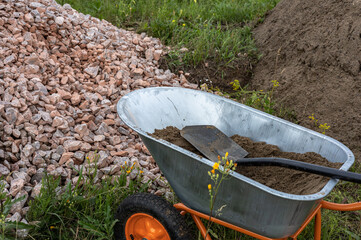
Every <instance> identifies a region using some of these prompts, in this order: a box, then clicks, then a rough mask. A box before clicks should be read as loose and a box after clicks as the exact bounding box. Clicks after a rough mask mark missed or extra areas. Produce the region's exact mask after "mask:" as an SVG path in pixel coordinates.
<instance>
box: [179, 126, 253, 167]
mask: <svg viewBox="0 0 361 240" xmlns="http://www.w3.org/2000/svg"><path fill="white" fill-rule="evenodd" d="M180 133H181V135H182V137H183V138H185V139H186V140H187V141H188V142H189V143H191V144H192V145H193V146H194V147H195V148H196V149H197V150H198V151H200V152H201V153H202V154H204V156H206V157H207V158H208V159H209V160H211V161H214V162H217V161H218V156H221V157H222V156H224V155H225V154H226V152H228V159H230V160H236V159H241V158H244V157H245V156H247V154H248V152H247V151H246V150H244V149H243V148H242V147H241V146H239V145H238V144H237V143H236V142H234V141H233V140H232V139H231V138H229V137H228V136H227V135H226V134H224V133H223V132H222V131H220V130H219V129H218V128H216V127H215V126H212V125H194V126H186V127H184V128H183V129H182V130H181V131H180Z"/></svg>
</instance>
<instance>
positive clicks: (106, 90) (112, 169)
mask: <svg viewBox="0 0 361 240" xmlns="http://www.w3.org/2000/svg"><path fill="white" fill-rule="evenodd" d="M164 54H165V48H164V47H163V46H162V45H161V43H160V41H159V40H158V39H155V38H151V37H148V36H146V34H140V35H139V34H135V33H133V32H129V31H125V30H122V29H119V28H117V27H115V26H113V25H111V24H110V23H108V22H107V21H105V20H99V19H97V18H94V17H91V16H89V15H84V14H82V13H79V12H77V11H75V10H74V9H72V8H71V6H70V5H68V4H65V5H64V6H61V5H58V4H57V3H56V2H55V1H51V0H40V1H30V0H16V1H15V0H7V1H6V0H5V1H2V2H1V3H0V138H1V140H0V176H2V177H3V180H2V182H3V183H4V184H5V188H6V189H5V191H7V192H8V193H9V194H10V195H11V196H12V197H14V198H19V197H21V196H24V195H25V199H24V200H23V201H21V202H18V203H17V204H15V205H14V206H13V208H12V210H11V215H10V216H8V219H10V220H16V221H21V220H22V218H23V217H24V215H25V214H26V212H27V210H28V207H26V206H27V205H26V203H27V201H28V200H29V199H30V198H32V197H35V196H36V195H37V194H39V191H40V188H41V178H42V177H43V175H44V172H47V173H48V174H50V175H54V176H59V177H61V178H62V180H63V181H64V182H65V183H66V182H69V181H70V182H72V183H75V182H76V181H77V180H78V176H77V174H78V172H77V171H76V170H77V169H80V167H81V166H83V167H85V169H86V168H88V167H91V165H92V164H91V163H90V164H89V162H88V161H87V160H86V158H87V156H89V155H88V154H93V151H97V152H98V154H99V159H98V161H97V162H96V164H97V167H98V169H100V171H98V174H97V179H99V180H100V179H103V178H105V177H106V176H117V175H119V174H120V173H121V166H123V165H124V164H125V162H127V164H130V165H133V164H135V165H136V166H137V167H138V168H140V169H141V170H142V171H143V172H144V173H143V181H144V182H146V181H148V180H150V179H151V180H154V181H153V183H152V185H151V189H152V192H154V193H156V194H159V195H162V194H167V193H169V192H168V190H167V185H166V181H165V180H162V179H161V178H160V176H161V173H160V171H159V168H158V167H157V166H156V164H155V162H154V160H153V159H152V157H151V155H150V154H149V152H148V150H147V149H146V147H145V146H144V145H143V143H142V142H141V140H140V139H139V137H138V136H137V135H136V134H135V133H134V132H133V131H132V130H131V129H129V128H127V126H126V125H125V124H124V123H123V122H122V121H121V120H120V119H119V117H118V116H117V112H116V104H117V102H118V100H119V99H120V98H121V97H122V96H123V95H125V94H126V93H128V92H130V91H132V90H135V89H139V88H144V87H156V86H170V87H187V88H197V86H196V85H194V84H190V83H189V82H188V81H187V80H186V78H185V77H184V76H183V75H181V76H180V77H177V76H176V75H174V74H173V73H171V72H170V71H169V70H166V71H164V70H162V69H159V68H158V61H159V59H160V58H161V56H162V55H164ZM90 159H93V157H92V156H90ZM94 164H95V163H93V165H94ZM85 172H86V171H85ZM137 175H138V170H137V168H135V169H134V170H133V172H132V173H131V174H130V175H129V176H128V177H129V178H135V177H136V176H137ZM23 221H25V219H23Z"/></svg>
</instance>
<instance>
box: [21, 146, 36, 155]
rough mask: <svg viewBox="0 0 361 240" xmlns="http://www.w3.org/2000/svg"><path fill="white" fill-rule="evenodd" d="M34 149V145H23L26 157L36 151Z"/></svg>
mask: <svg viewBox="0 0 361 240" xmlns="http://www.w3.org/2000/svg"><path fill="white" fill-rule="evenodd" d="M34 151H35V149H34V147H33V146H32V145H30V144H27V145H26V146H25V147H23V153H24V155H25V157H30V156H31V155H32V154H33V153H34Z"/></svg>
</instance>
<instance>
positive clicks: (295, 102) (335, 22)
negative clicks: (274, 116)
mask: <svg viewBox="0 0 361 240" xmlns="http://www.w3.org/2000/svg"><path fill="white" fill-rule="evenodd" d="M360 16H361V1H360V0H331V1H330V0H319V1H317V2H316V3H315V1H313V0H282V1H280V2H279V3H278V5H277V6H276V7H275V8H274V9H273V10H272V11H271V12H270V13H269V14H268V16H267V17H266V18H265V21H264V22H263V23H262V24H260V25H259V26H257V28H256V29H255V30H254V37H255V39H256V44H257V45H258V48H259V50H260V52H261V53H262V54H263V57H262V58H261V60H260V62H259V63H258V64H257V66H256V68H255V69H254V78H253V79H252V81H251V85H252V87H253V88H254V89H258V90H259V89H267V88H268V89H269V88H270V87H271V80H273V79H277V80H278V81H279V83H280V86H279V87H278V88H277V89H276V92H275V94H274V97H275V98H276V100H277V101H278V102H279V103H282V104H284V105H285V106H286V107H288V108H289V109H292V110H295V112H296V114H297V119H298V120H299V123H300V124H301V125H303V126H306V127H308V128H313V129H314V130H317V131H320V129H318V127H317V126H315V124H312V122H311V121H310V119H309V118H308V116H310V115H311V114H312V113H314V114H315V117H316V118H318V119H319V123H327V124H328V125H330V126H331V128H330V129H329V130H327V131H326V134H327V135H329V136H331V137H333V138H335V139H337V140H339V141H341V142H342V143H344V144H345V145H346V146H348V147H349V148H350V149H351V151H352V152H353V153H354V154H355V157H356V159H361V148H360V142H361V121H360V119H361V111H360V110H361V107H360V106H361V20H360Z"/></svg>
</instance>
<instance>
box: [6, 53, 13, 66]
mask: <svg viewBox="0 0 361 240" xmlns="http://www.w3.org/2000/svg"><path fill="white" fill-rule="evenodd" d="M15 60H16V57H15V55H14V54H11V55H10V56H8V57H6V58H5V59H4V64H5V65H7V64H9V63H12V62H14V61H15Z"/></svg>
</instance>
